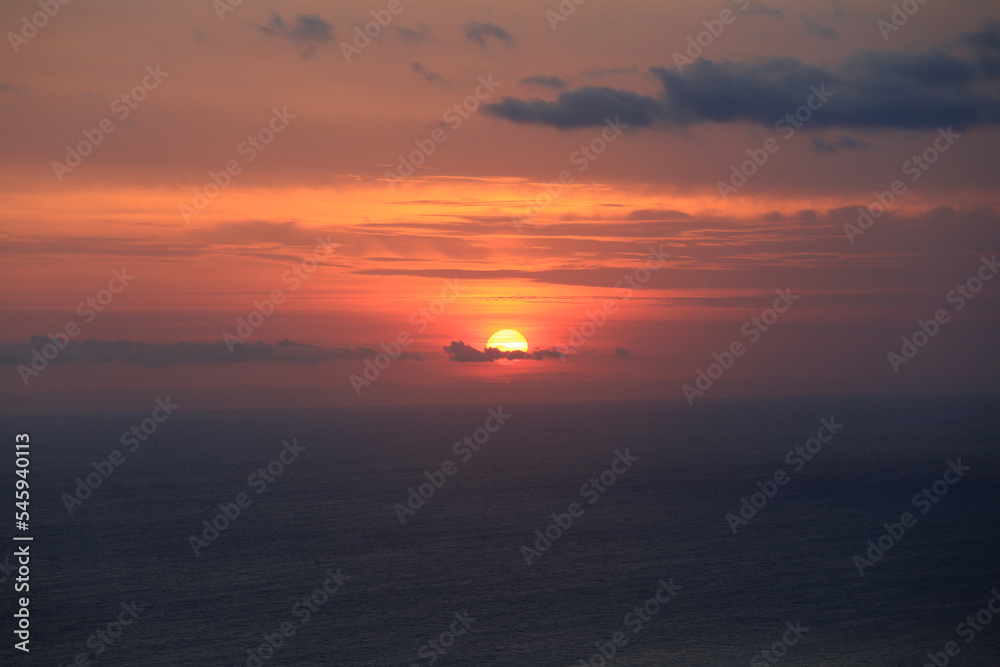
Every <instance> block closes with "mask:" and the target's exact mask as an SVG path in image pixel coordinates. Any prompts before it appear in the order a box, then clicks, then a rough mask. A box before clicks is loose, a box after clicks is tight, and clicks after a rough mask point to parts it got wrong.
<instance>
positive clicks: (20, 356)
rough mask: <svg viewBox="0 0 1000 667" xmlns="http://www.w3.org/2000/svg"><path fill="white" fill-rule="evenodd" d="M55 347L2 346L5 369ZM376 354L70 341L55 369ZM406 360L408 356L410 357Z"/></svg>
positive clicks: (33, 343)
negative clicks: (74, 365) (60, 365)
mask: <svg viewBox="0 0 1000 667" xmlns="http://www.w3.org/2000/svg"><path fill="white" fill-rule="evenodd" d="M50 344H52V341H51V340H49V339H48V338H47V337H45V336H32V337H31V338H29V339H28V341H27V342H26V343H0V365H7V366H17V365H19V364H26V365H27V364H29V363H30V362H31V358H32V350H38V351H39V352H40V351H41V350H42V347H44V346H45V345H50ZM375 354H376V353H375V350H373V349H370V348H366V347H359V348H356V349H351V348H346V347H334V348H329V347H318V346H316V345H303V344H301V343H296V342H293V341H290V340H282V341H279V342H277V343H274V344H270V343H262V342H260V341H255V342H252V343H241V344H239V343H238V344H235V345H234V351H233V352H230V351H229V347H228V346H227V344H226V343H225V342H223V341H217V342H211V343H143V342H137V341H125V340H120V341H105V340H99V339H96V338H88V339H87V340H84V341H83V342H77V341H70V342H69V344H68V345H67V346H66V348H65V349H64V350H62V351H60V352H59V355H58V356H57V357H55V358H54V359H53V360H52V361H50V362H49V363H96V364H100V363H127V364H142V365H143V366H146V367H148V368H162V367H164V366H174V365H177V364H215V363H220V364H228V363H241V362H250V361H278V362H285V363H293V364H317V363H319V362H321V361H329V360H338V359H365V358H369V357H374V356H375ZM410 356H411V357H412V355H410ZM404 358H405V355H404Z"/></svg>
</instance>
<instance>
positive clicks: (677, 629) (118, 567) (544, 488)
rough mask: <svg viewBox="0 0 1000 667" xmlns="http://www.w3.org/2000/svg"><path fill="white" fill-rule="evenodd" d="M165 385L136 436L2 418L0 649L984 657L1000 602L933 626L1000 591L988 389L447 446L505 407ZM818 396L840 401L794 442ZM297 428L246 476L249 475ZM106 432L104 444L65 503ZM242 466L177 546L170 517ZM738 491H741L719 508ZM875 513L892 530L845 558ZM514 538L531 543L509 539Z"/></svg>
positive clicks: (631, 659)
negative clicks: (869, 555)
mask: <svg viewBox="0 0 1000 667" xmlns="http://www.w3.org/2000/svg"><path fill="white" fill-rule="evenodd" d="M172 398H173V399H174V400H175V402H179V403H180V404H181V406H182V407H181V408H180V409H179V410H177V411H176V412H175V414H173V415H171V416H170V417H169V418H167V419H166V421H164V422H163V423H161V424H159V425H158V426H157V429H156V431H155V432H154V433H153V434H152V435H150V436H148V439H147V440H146V441H145V442H141V443H139V445H138V447H137V448H136V449H135V451H134V452H131V451H128V450H129V447H130V446H131V445H129V446H123V445H122V444H121V443H120V437H121V434H122V433H123V432H124V431H127V430H128V429H129V428H130V427H131V426H133V425H136V424H140V423H141V421H142V420H143V419H144V418H145V417H148V416H149V414H148V413H146V414H118V415H96V416H65V417H20V418H15V417H3V418H0V425H2V427H3V433H4V434H6V435H5V436H4V437H5V438H6V439H7V440H8V442H9V443H10V444H9V447H10V449H11V450H13V435H14V434H15V433H19V432H23V431H28V432H30V434H31V437H32V445H31V472H30V481H31V492H32V505H31V530H30V534H31V535H32V536H33V537H34V541H33V542H31V547H30V549H31V555H32V557H31V575H30V576H31V580H30V586H31V590H30V598H31V607H30V609H31V631H32V634H31V644H30V646H31V653H30V654H23V653H21V652H19V651H15V650H13V648H12V646H13V644H14V642H15V641H16V639H15V638H14V637H13V634H12V632H11V630H12V629H13V621H12V616H11V615H12V614H13V612H14V609H15V607H14V600H13V597H14V594H13V592H12V580H11V578H8V579H7V581H4V582H3V583H2V584H0V585H2V586H3V590H4V596H3V598H2V604H3V609H2V612H3V618H4V619H5V620H4V623H3V625H2V627H3V630H4V633H3V634H4V637H5V639H4V643H3V646H2V647H0V662H2V663H3V664H12V665H14V664H25V665H35V664H38V665H41V664H45V665H59V666H63V665H69V664H73V663H74V660H77V659H78V658H77V656H80V655H82V656H83V657H82V658H80V660H81V662H79V663H78V664H88V663H89V664H95V665H129V666H131V665H225V666H228V665H268V666H272V665H314V666H320V665H324V666H326V665H379V666H380V665H400V666H408V665H430V664H436V665H495V666H498V667H499V666H522V665H567V666H568V665H581V664H589V665H601V664H605V663H606V664H609V665H615V666H618V665H621V666H640V665H643V666H646V665H648V666H663V665H713V666H718V665H757V664H761V665H763V664H767V665H770V664H787V665H806V666H809V665H817V666H818V665H883V666H891V667H902V666H907V667H908V666H914V667H921V666H922V665H925V664H928V662H929V661H930V658H929V657H928V653H931V654H940V656H939V660H943V659H944V658H948V661H949V662H948V664H953V665H961V666H964V667H972V666H991V665H1000V617H998V618H996V619H995V620H994V619H993V618H992V613H990V616H991V618H990V621H989V622H988V623H985V624H982V625H980V624H979V623H981V622H982V620H983V619H985V616H986V615H985V614H981V615H980V621H979V622H977V626H978V627H979V628H980V630H977V631H973V630H971V629H969V627H970V626H963V627H964V628H965V630H964V631H963V632H964V633H963V634H959V633H958V632H957V630H956V628H957V626H959V624H960V623H963V622H965V619H966V617H967V616H969V615H972V616H973V617H975V615H976V614H977V612H980V610H981V609H984V608H987V602H988V601H989V599H990V598H991V596H992V593H991V590H992V589H994V588H995V589H997V590H1000V530H998V529H1000V496H998V491H1000V467H998V463H1000V448H998V445H1000V410H998V407H1000V398H998V397H995V396H992V397H903V398H899V397H897V398H885V397H881V398H865V399H862V398H810V399H795V400H793V399H781V400H777V399H772V400H719V401H712V402H705V403H704V404H701V405H696V406H695V407H693V408H692V407H688V406H687V405H686V404H683V403H663V402H658V403H653V402H648V403H639V402H622V403H589V404H548V405H503V406H502V412H503V413H505V414H507V415H510V416H509V418H505V423H504V424H503V425H501V426H499V428H498V429H497V430H496V431H495V432H494V433H490V434H487V433H486V431H481V432H479V433H478V436H479V438H480V440H482V439H483V436H485V435H488V439H486V440H485V442H483V443H482V444H481V445H477V446H478V451H473V449H472V448H471V447H469V446H468V445H465V444H463V445H461V446H459V448H458V453H456V451H455V449H454V446H455V443H456V442H459V441H461V440H462V438H463V437H464V436H470V437H473V438H474V437H475V436H476V435H477V434H476V430H477V429H479V428H481V427H483V426H484V424H485V423H486V420H487V418H488V416H489V413H488V411H489V410H490V409H494V410H497V409H500V408H501V406H497V405H464V406H450V407H395V408H365V409H346V408H344V409H323V410H318V409H317V410H282V411H255V412H199V411H196V410H194V409H189V408H188V407H187V406H185V405H184V400H183V397H182V396H172ZM821 419H826V420H832V423H834V424H836V425H842V428H838V427H834V430H836V433H835V435H832V436H831V435H830V434H829V433H828V432H827V431H824V432H823V434H822V435H823V437H824V439H826V440H828V441H827V442H825V443H820V442H818V441H814V442H813V443H811V446H812V448H813V449H814V450H815V453H813V454H809V453H808V452H809V450H808V449H806V450H805V451H806V453H807V454H808V456H810V457H811V458H810V460H808V461H806V460H805V457H804V456H803V457H802V459H801V463H799V459H798V458H796V457H798V456H799V455H797V454H795V453H794V452H795V448H796V447H800V448H801V447H805V446H807V441H808V440H809V438H812V437H814V436H816V432H817V429H819V428H820V426H821ZM489 424H490V426H491V427H494V426H495V425H496V424H495V422H489ZM293 440H294V442H295V444H296V445H297V446H298V447H299V449H300V451H298V453H297V454H296V455H295V457H294V458H293V455H292V454H291V453H290V451H289V450H287V449H286V450H285V451H286V453H285V454H284V458H285V461H286V463H282V464H281V466H280V468H281V470H280V473H278V474H276V475H274V474H272V473H273V472H274V471H276V470H278V468H279V466H277V465H273V464H272V473H267V472H266V470H265V473H266V474H267V476H268V477H269V478H270V480H271V481H270V482H267V481H266V479H265V477H263V476H262V475H261V474H259V473H256V472H255V471H257V470H258V469H259V468H265V469H266V467H267V466H268V464H269V463H271V462H272V461H274V460H278V459H279V454H280V453H281V452H282V450H283V444H282V443H283V442H284V441H288V442H292V441H293ZM473 442H474V440H473ZM817 445H820V447H819V448H818V449H817ZM113 450H120V451H121V452H122V455H123V457H124V461H123V462H121V464H120V465H118V466H117V467H113V468H112V470H113V472H112V473H111V474H110V476H109V477H108V478H107V479H103V478H102V481H101V485H100V486H99V487H98V488H96V489H94V490H93V491H92V494H91V495H90V496H89V497H88V498H86V499H85V500H83V501H82V503H81V504H79V505H75V506H74V509H73V512H72V514H70V513H68V512H67V509H66V507H65V505H64V501H65V498H64V494H70V495H72V494H73V493H74V489H75V487H76V486H77V482H76V480H77V478H81V479H84V478H86V477H87V475H88V474H90V473H93V472H94V471H95V469H94V467H93V466H92V462H98V463H99V462H100V461H103V460H107V459H108V457H109V455H110V453H111V452H112V451H113ZM788 452H792V455H791V456H790V457H789V458H788V459H786V455H788ZM619 453H620V454H619ZM12 458H13V457H10V459H11V460H9V461H8V465H7V466H5V469H4V470H3V471H2V479H3V484H4V487H5V488H7V489H11V488H12V487H13V481H14V477H13V474H12V471H13V467H14V466H13V463H12ZM959 459H960V460H961V466H963V467H965V468H968V470H964V469H963V470H962V471H961V476H959V474H958V473H956V472H950V473H947V474H946V471H948V470H954V468H953V467H952V466H950V464H949V462H951V463H955V464H956V465H958V461H959ZM616 460H617V461H618V462H617V463H615V461H616ZM445 461H451V466H449V465H448V464H446V463H445ZM624 461H628V463H627V464H626V463H625V462H624ZM442 466H444V467H445V468H447V470H450V471H451V472H452V473H453V474H450V475H448V474H445V473H441V474H440V475H435V474H434V472H435V471H440V470H442ZM796 467H800V469H799V470H796V469H795V468H796ZM105 469H106V470H107V468H106V467H105ZM608 470H612V471H614V470H617V471H616V472H605V471H608ZM779 470H780V471H783V472H784V474H785V475H787V478H781V477H780V475H779V478H781V479H786V483H785V484H783V485H780V486H779V485H778V484H774V485H773V486H772V485H770V484H768V481H769V480H772V481H773V480H774V478H775V473H776V472H777V471H779ZM425 473H431V478H433V479H434V480H436V481H437V483H438V485H439V488H435V487H434V484H433V483H432V482H430V481H428V478H427V477H426V476H425ZM602 473H603V480H604V481H603V482H602V481H601V480H602ZM251 475H255V476H254V477H253V478H251ZM248 478H250V479H248ZM591 480H596V481H597V485H599V487H598V486H595V485H594V483H592V482H591ZM612 480H613V484H610V482H611V481H612ZM937 480H948V481H942V482H940V483H938V484H937V485H936V486H935V482H936V481H937ZM424 482H427V485H426V486H424V488H423V491H424V492H425V493H428V492H429V491H430V490H431V489H432V488H433V495H432V496H431V497H430V498H426V499H423V500H424V504H423V505H422V506H420V507H418V509H416V510H413V512H412V513H406V516H405V517H404V518H405V523H401V522H400V519H399V515H398V511H397V509H395V508H394V506H395V505H397V504H400V505H405V504H406V503H407V498H408V495H409V490H410V489H411V488H412V489H414V490H415V492H416V493H417V494H418V495H419V491H420V489H419V487H420V485H421V484H422V483H424ZM758 482H760V483H761V485H762V486H763V490H761V487H760V486H758ZM265 484H266V486H265ZM584 487H585V488H584ZM924 488H927V489H928V493H929V494H930V496H931V497H933V499H934V500H933V502H932V501H931V500H930V499H927V500H921V499H920V497H919V494H921V492H922V489H924ZM599 489H603V491H601V490H599ZM258 491H260V492H259V493H258ZM758 491H760V494H759V495H757V496H753V494H754V493H756V492H758ZM768 492H770V495H771V496H772V497H769V498H768V497H767V495H768ZM938 492H941V493H940V494H939V493H938ZM240 493H245V494H246V497H245V498H248V499H249V501H250V503H249V506H247V507H243V508H241V509H240V513H239V516H236V517H235V518H233V519H231V520H228V519H227V520H226V521H222V520H219V521H218V522H217V523H218V525H219V526H222V525H224V524H225V523H226V522H227V521H228V526H227V527H225V529H223V530H220V531H218V533H217V537H216V538H215V539H214V541H212V542H210V543H207V542H206V544H205V545H203V546H202V547H201V548H200V549H199V550H198V553H199V555H197V556H196V555H195V549H194V548H193V547H192V544H191V542H190V539H189V538H190V537H191V536H200V535H201V534H202V531H203V530H204V528H205V526H204V524H203V521H209V522H211V521H213V520H215V518H216V516H217V515H219V514H220V509H219V505H220V503H236V498H237V496H238V495H239V494H240ZM12 495H13V494H12V493H7V492H4V493H3V494H2V496H3V497H8V498H10V497H11V496H12ZM915 495H916V496H918V498H917V500H918V503H914V496H915ZM743 498H746V499H747V502H748V503H751V506H752V502H756V503H757V504H759V505H762V506H760V507H759V508H754V510H755V511H756V514H754V515H753V516H750V518H748V519H746V520H745V523H741V524H739V525H738V526H737V530H736V533H735V534H734V532H733V530H732V528H731V525H730V521H727V518H726V515H727V514H730V513H731V514H733V515H737V516H738V513H739V511H740V505H741V499H743ZM762 500H766V504H763V503H762V502H761V501H762ZM591 501H593V502H591ZM8 502H10V503H11V505H13V499H11V500H9V501H8ZM573 503H576V504H577V505H576V506H574V514H576V516H565V517H560V518H559V521H560V522H562V523H563V524H564V526H565V527H564V528H558V530H556V528H549V526H550V524H553V522H554V519H553V517H552V515H553V514H556V515H560V514H568V511H569V510H570V508H571V505H572V504H573ZM415 504H416V503H415ZM237 506H238V505H237ZM923 508H926V513H922V512H921V510H922V509H923ZM10 509H11V510H13V507H11V508H10ZM230 512H231V513H233V510H232V507H231V506H230ZM744 512H745V513H746V514H747V515H749V514H750V512H751V510H748V509H744ZM906 512H909V513H910V514H911V515H912V517H913V521H912V522H911V525H910V526H908V527H907V526H903V525H902V524H900V526H899V527H895V528H894V527H893V526H892V524H894V523H898V522H900V520H901V519H900V517H901V515H903V514H904V513H906ZM568 519H572V524H571V525H566V524H568ZM883 524H890V528H893V529H894V530H896V531H898V530H900V529H903V534H902V535H901V536H899V537H898V538H892V539H891V547H890V548H889V549H887V550H885V551H884V552H883V553H882V555H881V558H879V559H878V560H877V561H875V560H873V561H871V564H870V566H865V567H864V574H863V576H862V575H861V574H860V573H859V569H858V566H857V564H856V563H855V561H854V557H855V556H861V557H865V558H866V556H865V552H866V551H867V550H868V549H869V544H868V540H873V541H875V542H876V543H877V541H878V540H879V538H880V536H882V534H883V533H885V532H886V529H885V528H884V527H883ZM547 528H548V532H549V535H550V537H555V539H551V540H549V541H548V542H546V541H544V540H539V543H538V544H537V545H536V544H535V543H536V539H538V534H536V532H535V531H536V530H540V531H541V532H542V534H544V532H545V531H546V529H547ZM12 532H13V531H12V530H10V529H8V535H10V534H11V533H12ZM546 539H548V538H546ZM888 542H889V538H883V544H886V543H888ZM8 544H13V543H12V542H8ZM524 546H529V547H532V548H535V547H536V546H537V547H540V549H538V552H537V554H535V555H533V557H532V558H531V563H530V565H529V563H528V562H527V561H526V558H525V555H524V550H523V549H522V547H524ZM542 549H544V551H543V550H542ZM12 553H13V547H11V548H9V549H7V548H5V552H4V553H2V554H0V562H2V559H3V558H4V557H9V556H8V554H12ZM331 575H334V577H333V578H331ZM0 576H2V574H0ZM324 582H327V587H328V588H329V590H330V591H333V592H331V593H327V592H326V591H323V590H322V586H323V584H324ZM661 582H662V583H661ZM664 584H665V586H664ZM317 589H320V592H317ZM658 592H659V593H660V599H661V601H662V603H661V602H655V603H653V602H647V601H649V600H651V599H652V600H655V599H656V598H655V596H656V594H657V593H658ZM310 596H312V599H311V600H309V597H310ZM304 597H305V598H306V599H307V600H309V604H310V605H312V609H311V610H309V607H308V606H305V605H303V604H302V602H301V601H302V599H303V598H304ZM133 602H134V605H135V606H134V607H129V605H132V604H133ZM123 603H124V604H125V605H126V608H129V609H131V611H124V609H125V608H123V606H122V605H123ZM297 604H298V606H297V607H296V605H297ZM993 604H994V605H995V606H996V605H997V602H994V603H993ZM637 607H638V610H636V608H637ZM304 610H309V615H308V618H306V617H305V611H304ZM629 614H631V616H629ZM120 618H121V620H123V621H128V622H129V624H128V625H121V626H119V625H117V621H118V620H119V619H120ZM973 621H974V622H975V619H973ZM109 624H110V627H109ZM283 624H284V628H285V630H286V633H287V634H288V636H284V635H282V636H281V637H280V639H279V638H278V635H276V634H275V633H278V634H280V633H281V630H282V625H283ZM787 624H791V625H787ZM789 627H795V628H798V631H797V632H792V631H790V630H789ZM98 632H101V633H103V634H102V635H98V634H97V633H98ZM109 633H110V634H109ZM119 633H120V634H119ZM616 633H620V634H618V635H617V639H618V640H619V645H617V646H615V645H614V639H615V637H616ZM970 634H971V635H972V636H971V638H970ZM111 635H115V636H114V638H112V637H111ZM265 635H270V637H271V642H272V644H274V645H276V646H277V648H271V647H270V646H268V645H267V644H266V640H265ZM786 639H787V640H788V641H787V643H785V640H786ZM967 639H969V641H966V640H967ZM949 641H954V642H955V647H954V648H957V649H958V653H957V655H955V656H953V657H948V656H947V655H946V654H945V653H944V651H945V647H946V645H947V643H948V642H949ZM432 642H433V644H432ZM262 645H263V646H264V647H265V648H263V649H262V650H259V649H261V646H262ZM602 647H603V650H604V652H605V653H606V654H607V655H608V656H609V657H608V658H605V657H603V656H601V653H600V650H601V648H602ZM98 649H101V651H100V653H98V652H97V651H98ZM762 650H766V651H772V650H773V653H768V654H767V655H766V656H765V655H762V654H761V653H760V652H761V651H762ZM768 656H769V657H770V660H769V659H768ZM939 664H941V663H939Z"/></svg>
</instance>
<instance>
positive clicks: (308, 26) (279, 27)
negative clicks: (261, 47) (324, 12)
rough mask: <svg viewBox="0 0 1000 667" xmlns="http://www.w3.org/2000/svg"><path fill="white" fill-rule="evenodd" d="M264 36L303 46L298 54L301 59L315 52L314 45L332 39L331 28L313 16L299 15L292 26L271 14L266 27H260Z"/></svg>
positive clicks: (276, 15)
mask: <svg viewBox="0 0 1000 667" xmlns="http://www.w3.org/2000/svg"><path fill="white" fill-rule="evenodd" d="M260 29H261V31H262V32H263V33H264V34H265V35H270V36H272V37H281V38H283V39H286V40H288V41H290V42H292V43H294V44H298V45H304V46H305V48H304V49H303V50H302V51H300V52H299V55H300V56H301V57H303V58H308V57H310V56H312V55H313V54H314V53H315V52H316V45H317V44H322V43H323V42H328V41H330V40H332V39H333V26H332V25H330V24H329V23H327V22H326V21H324V20H323V19H321V18H320V17H318V16H316V15H315V14H299V15H298V16H297V17H295V21H294V23H293V25H288V24H287V23H285V21H284V19H282V18H281V17H280V16H279V15H278V14H272V15H271V20H270V21H268V22H267V25H263V26H260Z"/></svg>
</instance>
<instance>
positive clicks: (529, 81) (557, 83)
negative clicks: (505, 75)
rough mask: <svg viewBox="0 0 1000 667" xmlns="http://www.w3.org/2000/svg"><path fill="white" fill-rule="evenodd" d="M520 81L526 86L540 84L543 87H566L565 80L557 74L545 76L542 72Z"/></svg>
mask: <svg viewBox="0 0 1000 667" xmlns="http://www.w3.org/2000/svg"><path fill="white" fill-rule="evenodd" d="M521 83H523V84H524V85H526V86H542V87H544V88H565V87H566V81H565V80H564V79H561V78H559V77H558V76H545V75H542V74H539V75H538V76H529V77H527V78H524V79H521Z"/></svg>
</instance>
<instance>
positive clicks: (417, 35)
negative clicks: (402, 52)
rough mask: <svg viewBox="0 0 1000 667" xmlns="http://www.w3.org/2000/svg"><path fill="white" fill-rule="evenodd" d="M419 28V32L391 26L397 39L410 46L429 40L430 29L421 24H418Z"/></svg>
mask: <svg viewBox="0 0 1000 667" xmlns="http://www.w3.org/2000/svg"><path fill="white" fill-rule="evenodd" d="M419 28H420V29H419V30H413V29H412V28H397V27H396V26H392V30H394V31H395V32H396V36H397V37H399V38H400V39H401V40H403V41H404V42H410V43H411V44H419V43H421V42H422V41H424V40H425V39H430V34H431V29H430V28H429V27H428V26H426V25H424V24H423V23H421V24H420V26H419Z"/></svg>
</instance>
